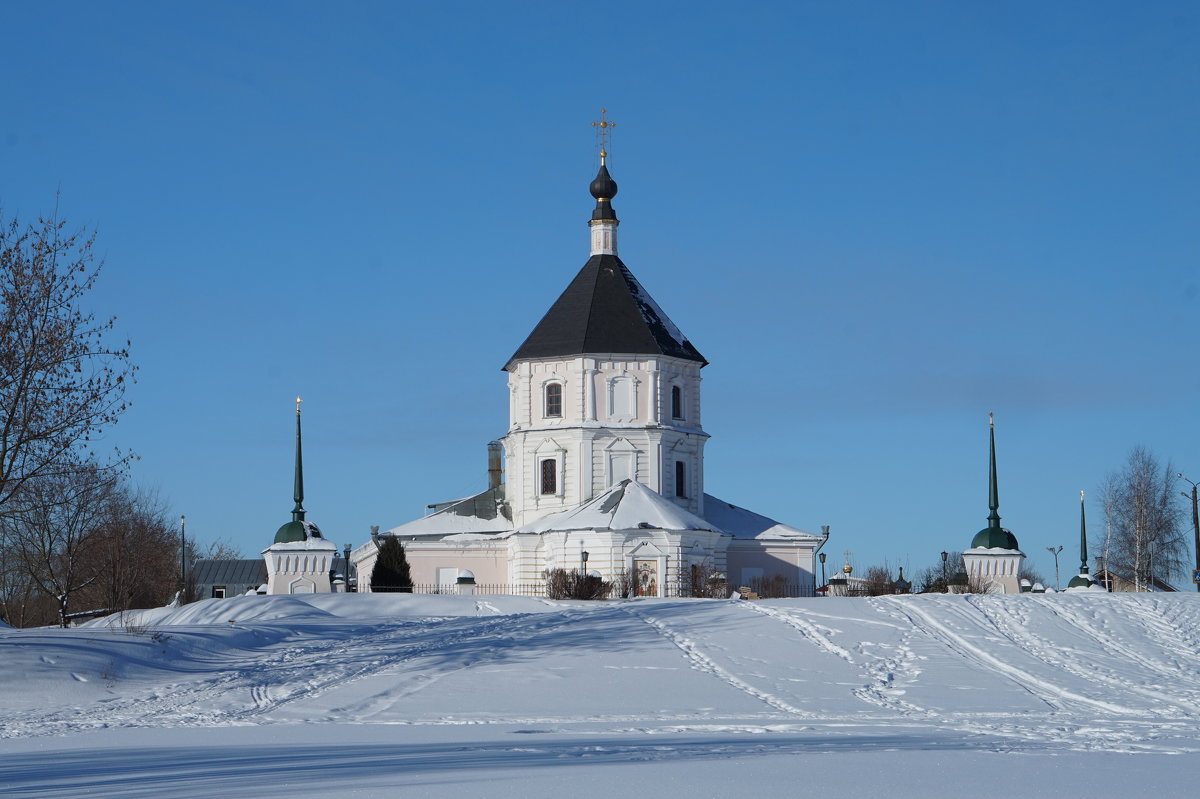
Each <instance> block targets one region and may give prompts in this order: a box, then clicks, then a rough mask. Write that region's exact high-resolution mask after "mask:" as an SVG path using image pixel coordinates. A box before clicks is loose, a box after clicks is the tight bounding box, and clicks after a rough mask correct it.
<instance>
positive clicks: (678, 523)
mask: <svg viewBox="0 0 1200 799" xmlns="http://www.w3.org/2000/svg"><path fill="white" fill-rule="evenodd" d="M638 528H651V529H660V530H712V531H715V532H718V533H719V532H721V530H719V529H718V528H717V527H716V526H714V525H713V524H712V523H711V522H708V521H705V520H704V519H701V518H700V517H699V516H697V515H696V514H694V513H691V512H690V511H687V510H685V509H683V508H681V507H679V506H678V505H676V504H675V503H674V502H671V501H670V500H669V499H667V498H666V497H664V496H663V495H662V494H659V493H658V492H657V491H652V490H650V489H649V488H646V486H644V485H642V484H641V483H639V482H637V481H635V480H622V481H621V482H619V483H617V484H616V485H614V486H613V487H612V488H610V489H608V490H607V491H605V492H604V493H603V494H601V495H600V496H598V497H596V498H595V499H593V500H591V501H590V502H586V503H584V504H583V505H580V506H579V507H577V508H573V509H571V510H565V511H562V512H561V513H554V514H551V515H549V516H546V517H544V518H542V519H538V520H537V521H534V522H530V523H529V524H526V525H524V526H523V527H521V528H520V529H519V530H517V532H518V533H548V532H552V531H556V530H636V529H638Z"/></svg>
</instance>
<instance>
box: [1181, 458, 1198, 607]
mask: <svg viewBox="0 0 1200 799" xmlns="http://www.w3.org/2000/svg"><path fill="white" fill-rule="evenodd" d="M1178 477H1179V479H1180V480H1182V481H1183V482H1185V483H1191V484H1192V494H1191V500H1192V531H1193V532H1194V533H1195V534H1196V570H1197V571H1200V513H1197V511H1196V484H1195V483H1193V482H1192V481H1191V480H1189V479H1187V478H1186V477H1184V476H1183V475H1182V474H1181V475H1178ZM1180 493H1181V494H1183V496H1184V498H1185V499H1186V498H1187V497H1188V495H1187V494H1186V493H1185V492H1182V491H1181V492H1180ZM1194 576H1195V575H1193V577H1194ZM1196 590H1197V591H1200V582H1197V583H1196Z"/></svg>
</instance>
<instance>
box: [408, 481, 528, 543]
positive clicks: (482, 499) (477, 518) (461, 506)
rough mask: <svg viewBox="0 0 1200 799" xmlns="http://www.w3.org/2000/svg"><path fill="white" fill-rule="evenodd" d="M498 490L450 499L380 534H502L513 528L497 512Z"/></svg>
mask: <svg viewBox="0 0 1200 799" xmlns="http://www.w3.org/2000/svg"><path fill="white" fill-rule="evenodd" d="M499 491H500V489H488V490H487V491H482V492H480V493H478V494H475V495H473V496H470V497H466V498H465V499H460V500H458V501H456V502H453V503H451V504H449V505H447V506H445V507H443V508H442V509H441V510H439V511H438V512H437V513H431V514H430V515H428V516H423V517H421V518H420V519H413V520H412V521H411V522H407V523H405V524H402V525H400V526H399V527H393V528H392V529H390V530H388V531H386V532H385V533H384V535H397V536H420V535H430V536H432V535H454V534H457V533H504V532H508V531H510V530H512V529H513V527H512V522H510V521H509V520H508V519H506V518H505V517H504V514H502V513H500V511H499V502H500V500H501V499H503V497H502V495H501V494H500V493H499Z"/></svg>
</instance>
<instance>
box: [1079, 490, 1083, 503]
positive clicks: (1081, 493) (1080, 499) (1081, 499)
mask: <svg viewBox="0 0 1200 799" xmlns="http://www.w3.org/2000/svg"><path fill="white" fill-rule="evenodd" d="M1079 501H1080V502H1083V492H1082V491H1080V492H1079Z"/></svg>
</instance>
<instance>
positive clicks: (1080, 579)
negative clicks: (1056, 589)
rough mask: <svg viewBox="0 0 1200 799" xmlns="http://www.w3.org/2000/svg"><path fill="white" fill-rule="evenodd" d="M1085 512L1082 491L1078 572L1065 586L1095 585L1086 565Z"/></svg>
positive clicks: (1084, 586)
mask: <svg viewBox="0 0 1200 799" xmlns="http://www.w3.org/2000/svg"><path fill="white" fill-rule="evenodd" d="M1087 558H1088V554H1087V514H1086V511H1085V510H1084V505H1083V492H1082V491H1080V492H1079V574H1077V575H1075V576H1074V577H1072V578H1071V582H1069V583H1067V588H1091V587H1092V586H1093V585H1095V582H1094V581H1093V580H1092V577H1091V575H1090V574H1088V565H1087Z"/></svg>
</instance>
